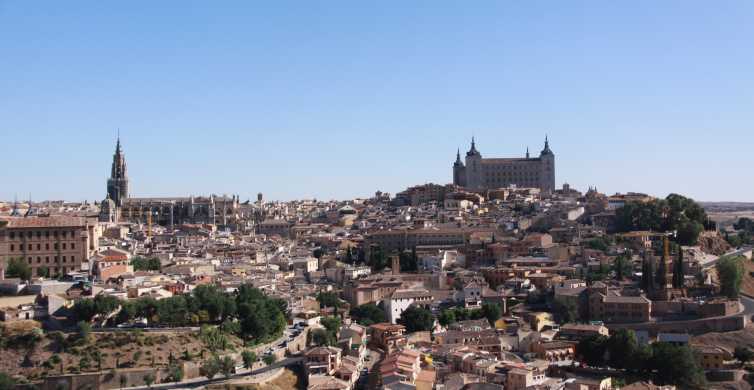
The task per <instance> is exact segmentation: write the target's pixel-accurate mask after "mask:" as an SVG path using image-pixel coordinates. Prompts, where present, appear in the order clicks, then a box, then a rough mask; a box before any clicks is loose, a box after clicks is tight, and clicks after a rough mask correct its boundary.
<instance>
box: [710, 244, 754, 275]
mask: <svg viewBox="0 0 754 390" xmlns="http://www.w3.org/2000/svg"><path fill="white" fill-rule="evenodd" d="M751 250H752V247H750V246H745V247H741V248H740V249H733V250H731V251H729V252H727V253H725V254H724V255H722V256H718V257H717V258H716V259H714V260H710V261H708V262H706V263H704V264H702V269H705V270H708V269H710V268H712V267H714V266H715V264H717V261H718V260H720V258H722V257H725V256H733V257H735V256H743V255H744V254H745V253H746V252H749V251H751Z"/></svg>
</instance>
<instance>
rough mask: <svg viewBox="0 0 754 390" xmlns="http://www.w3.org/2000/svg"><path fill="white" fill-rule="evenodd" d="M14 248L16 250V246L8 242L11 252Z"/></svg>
mask: <svg viewBox="0 0 754 390" xmlns="http://www.w3.org/2000/svg"><path fill="white" fill-rule="evenodd" d="M14 250H16V246H15V245H13V244H10V251H11V252H13V251H14Z"/></svg>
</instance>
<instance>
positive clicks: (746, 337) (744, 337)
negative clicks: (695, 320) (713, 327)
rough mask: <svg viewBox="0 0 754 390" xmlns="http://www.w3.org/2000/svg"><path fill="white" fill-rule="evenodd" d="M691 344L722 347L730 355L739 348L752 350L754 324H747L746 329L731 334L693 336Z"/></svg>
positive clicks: (753, 346)
mask: <svg viewBox="0 0 754 390" xmlns="http://www.w3.org/2000/svg"><path fill="white" fill-rule="evenodd" d="M691 343H692V344H695V345H709V346H716V347H722V348H725V349H726V350H728V351H729V352H731V353H732V352H733V350H734V349H735V348H736V347H739V346H746V347H749V348H754V324H749V325H747V326H746V328H744V329H741V330H736V331H733V332H721V333H717V332H712V333H705V334H703V335H699V336H694V337H693V338H692V339H691Z"/></svg>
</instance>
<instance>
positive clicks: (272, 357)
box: [262, 354, 277, 366]
mask: <svg viewBox="0 0 754 390" xmlns="http://www.w3.org/2000/svg"><path fill="white" fill-rule="evenodd" d="M262 361H263V362H264V364H266V365H268V366H271V365H272V364H274V363H275V361H277V358H276V357H275V355H272V354H270V355H266V356H265V357H263V358H262Z"/></svg>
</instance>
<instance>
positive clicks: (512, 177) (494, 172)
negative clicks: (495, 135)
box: [453, 137, 555, 193]
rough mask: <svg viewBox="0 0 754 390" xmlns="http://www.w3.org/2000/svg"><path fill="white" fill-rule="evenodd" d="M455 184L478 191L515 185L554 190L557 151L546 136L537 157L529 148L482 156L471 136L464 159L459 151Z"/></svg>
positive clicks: (547, 190)
mask: <svg viewBox="0 0 754 390" xmlns="http://www.w3.org/2000/svg"><path fill="white" fill-rule="evenodd" d="M453 184H455V185H458V186H461V187H465V188H468V189H470V190H477V191H478V190H490V189H496V188H504V187H510V186H511V185H515V186H517V187H527V188H539V189H540V190H541V191H542V192H544V193H552V191H554V190H555V154H554V153H553V152H552V150H550V143H549V141H548V139H547V137H545V146H544V149H542V151H541V152H540V153H539V156H538V157H531V156H529V151H528V149H527V151H526V156H525V157H520V158H482V154H481V153H480V152H479V151H478V150H477V149H476V143H475V142H474V138H472V139H471V148H470V149H469V151H468V152H466V158H465V160H463V161H462V160H461V151H460V150H459V151H458V153H457V154H456V161H455V163H454V164H453Z"/></svg>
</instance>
